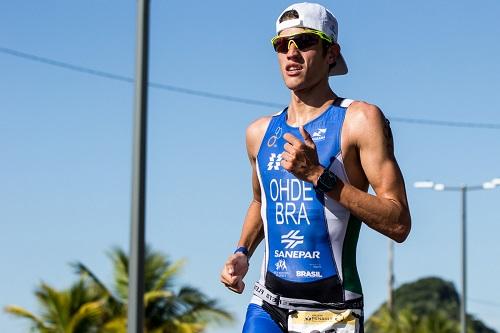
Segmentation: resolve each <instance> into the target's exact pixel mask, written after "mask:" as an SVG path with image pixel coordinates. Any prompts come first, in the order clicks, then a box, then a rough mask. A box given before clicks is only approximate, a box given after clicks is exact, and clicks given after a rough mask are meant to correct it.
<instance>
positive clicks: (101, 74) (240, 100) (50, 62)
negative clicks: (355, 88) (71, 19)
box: [0, 46, 500, 130]
mask: <svg viewBox="0 0 500 333" xmlns="http://www.w3.org/2000/svg"><path fill="white" fill-rule="evenodd" d="M0 52H1V53H4V54H8V55H11V56H14V57H18V58H23V59H27V60H31V61H35V62H38V63H43V64H46V65H51V66H55V67H60V68H64V69H68V70H72V71H76V72H80V73H85V74H89V75H94V76H99V77H103V78H106V79H110V80H116V81H122V82H128V83H133V82H134V79H133V78H131V77H127V76H123V75H117V74H113V73H109V72H105V71H100V70H96V69H92V68H88V67H83V66H78V65H73V64H70V63H66V62H62V61H58V60H54V59H50V58H45V57H40V56H37V55H34V54H30V53H26V52H21V51H17V50H14V49H11V48H7V47H2V46H0ZM149 86H150V87H152V88H157V89H162V90H168V91H172V92H176V93H180V94H186V95H193V96H199V97H205V98H211V99H218V100H223V101H228V102H234V103H241V104H249V105H256V106H262V107H268V108H273V109H281V108H283V107H284V106H285V105H283V104H280V103H275V102H269V101H262V100H257V99H251V98H243V97H238V96H230V95H225V94H216V93H211V92H207V91H202V90H195V89H189V88H183V87H179V86H174V85H169V84H163V83H156V82H149ZM389 119H390V120H391V121H392V122H401V123H408V124H418V125H431V126H441V127H461V128H482V129H496V130H500V124H494V123H493V124H488V123H475V122H461V121H445V120H431V119H416V118H404V117H389Z"/></svg>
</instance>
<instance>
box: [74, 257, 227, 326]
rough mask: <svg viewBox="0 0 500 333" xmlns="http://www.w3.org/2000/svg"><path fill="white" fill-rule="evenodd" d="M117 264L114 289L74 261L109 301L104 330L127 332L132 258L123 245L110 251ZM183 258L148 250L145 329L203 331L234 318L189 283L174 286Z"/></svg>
mask: <svg viewBox="0 0 500 333" xmlns="http://www.w3.org/2000/svg"><path fill="white" fill-rule="evenodd" d="M110 258H111V261H112V263H113V271H114V272H113V273H114V274H113V275H114V281H113V291H112V290H111V289H110V288H108V287H107V286H106V285H105V284H104V283H102V282H101V280H100V279H98V278H97V276H96V275H95V274H94V273H92V271H91V270H90V269H89V268H87V267H86V266H85V265H84V264H82V263H76V264H74V267H75V268H76V271H77V273H79V274H80V276H81V277H82V278H83V279H85V280H86V281H88V282H89V283H90V284H93V286H94V288H95V289H96V290H99V291H100V294H101V298H102V299H105V300H106V305H107V310H108V312H107V313H108V320H107V322H106V323H105V325H104V331H105V332H109V333H123V332H125V329H126V316H127V298H128V266H129V258H128V256H127V255H126V253H125V252H124V251H123V250H122V249H119V248H114V249H113V250H112V251H111V253H110ZM183 263H184V262H183V261H177V262H174V263H172V262H170V261H169V260H168V259H167V257H166V256H165V255H163V254H162V253H159V252H153V251H151V250H150V249H147V250H146V256H145V276H144V281H145V295H144V307H145V331H146V332H149V333H163V332H169V333H200V332H203V331H204V329H205V328H206V327H207V325H208V324H209V323H212V322H215V323H222V322H227V321H231V320H232V316H231V314H229V313H228V312H227V311H225V310H223V309H222V308H221V307H220V306H219V305H218V303H217V301H216V300H214V299H210V298H208V297H207V296H206V295H204V294H203V293H202V292H201V291H199V290H197V289H196V288H193V287H189V286H182V287H180V288H179V289H178V290H176V289H175V288H174V278H175V275H176V274H178V272H179V270H180V268H181V267H182V265H183Z"/></svg>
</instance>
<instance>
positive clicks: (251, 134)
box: [246, 116, 272, 158]
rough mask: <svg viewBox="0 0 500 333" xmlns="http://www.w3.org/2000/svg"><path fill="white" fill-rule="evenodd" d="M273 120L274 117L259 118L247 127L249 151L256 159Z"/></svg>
mask: <svg viewBox="0 0 500 333" xmlns="http://www.w3.org/2000/svg"><path fill="white" fill-rule="evenodd" d="M271 118H272V116H265V117H261V118H258V119H257V120H254V121H253V122H252V123H251V124H250V125H248V127H247V131H246V141H247V150H248V153H249V155H250V156H251V157H252V158H256V156H257V153H258V152H259V147H260V144H261V142H262V139H263V138H264V135H265V134H266V130H267V127H268V126H269V122H270V121H271Z"/></svg>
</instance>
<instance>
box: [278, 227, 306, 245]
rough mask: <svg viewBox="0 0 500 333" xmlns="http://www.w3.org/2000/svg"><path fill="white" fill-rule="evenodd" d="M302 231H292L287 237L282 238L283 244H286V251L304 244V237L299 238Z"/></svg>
mask: <svg viewBox="0 0 500 333" xmlns="http://www.w3.org/2000/svg"><path fill="white" fill-rule="evenodd" d="M299 232H300V230H292V231H290V232H289V233H288V234H286V235H282V236H281V244H286V246H285V249H293V248H294V247H296V246H297V245H299V244H303V243H304V236H299Z"/></svg>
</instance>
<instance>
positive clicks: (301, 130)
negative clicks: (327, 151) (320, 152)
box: [299, 126, 314, 145]
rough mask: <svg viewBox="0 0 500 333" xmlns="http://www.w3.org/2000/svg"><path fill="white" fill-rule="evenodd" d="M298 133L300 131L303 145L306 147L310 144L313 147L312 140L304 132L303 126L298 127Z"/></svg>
mask: <svg viewBox="0 0 500 333" xmlns="http://www.w3.org/2000/svg"><path fill="white" fill-rule="evenodd" d="M299 131H300V134H301V135H302V137H303V138H304V141H305V143H307V144H308V145H311V144H313V145H314V141H313V140H312V138H311V135H310V134H309V133H308V132H307V131H306V129H305V128H304V126H300V127H299Z"/></svg>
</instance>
